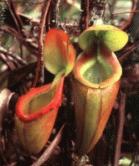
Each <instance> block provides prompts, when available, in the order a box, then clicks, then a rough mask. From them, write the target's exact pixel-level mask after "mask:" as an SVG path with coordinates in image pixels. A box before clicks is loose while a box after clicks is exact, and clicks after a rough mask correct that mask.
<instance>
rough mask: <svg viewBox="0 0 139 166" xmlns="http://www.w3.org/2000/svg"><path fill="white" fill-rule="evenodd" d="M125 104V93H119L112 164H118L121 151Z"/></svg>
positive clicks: (115, 165)
mask: <svg viewBox="0 0 139 166" xmlns="http://www.w3.org/2000/svg"><path fill="white" fill-rule="evenodd" d="M125 104H126V94H125V93H121V97H120V106H119V112H118V113H119V114H118V117H119V119H118V120H119V121H118V123H119V125H118V131H117V140H116V149H115V154H114V166H118V165H119V159H120V153H121V144H122V137H123V129H124V122H125Z"/></svg>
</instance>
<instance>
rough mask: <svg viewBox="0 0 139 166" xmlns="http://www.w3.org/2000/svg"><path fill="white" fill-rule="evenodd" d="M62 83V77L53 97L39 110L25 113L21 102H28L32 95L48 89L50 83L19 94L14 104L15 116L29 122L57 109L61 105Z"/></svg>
mask: <svg viewBox="0 0 139 166" xmlns="http://www.w3.org/2000/svg"><path fill="white" fill-rule="evenodd" d="M63 83H64V77H62V78H61V80H60V82H59V85H58V87H57V89H56V92H55V95H54V97H53V99H52V100H51V102H50V103H49V104H48V105H46V106H44V107H42V108H41V109H40V111H39V112H35V113H32V114H28V115H26V114H25V113H24V112H23V104H24V103H26V102H30V100H31V99H32V98H33V97H34V96H36V95H38V94H40V93H42V92H45V91H48V90H49V89H50V87H51V84H48V85H44V86H42V87H38V88H32V89H31V90H30V91H29V92H28V93H27V94H25V95H23V96H21V97H20V98H19V100H18V102H17V104H16V115H17V117H18V118H19V119H20V120H22V121H24V122H30V121H33V120H36V119H38V118H40V117H41V116H43V115H44V114H47V113H49V112H50V111H51V110H52V109H55V110H58V109H57V108H58V107H59V106H60V105H61V102H62V91H63Z"/></svg>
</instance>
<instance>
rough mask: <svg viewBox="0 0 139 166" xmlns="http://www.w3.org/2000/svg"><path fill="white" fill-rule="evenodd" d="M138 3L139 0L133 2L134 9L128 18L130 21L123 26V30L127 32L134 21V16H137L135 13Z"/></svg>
mask: <svg viewBox="0 0 139 166" xmlns="http://www.w3.org/2000/svg"><path fill="white" fill-rule="evenodd" d="M137 2H138V0H132V9H131V12H130V16H129V18H128V21H127V22H126V23H125V24H123V25H122V27H121V29H123V30H125V29H127V27H128V26H129V25H130V24H131V21H132V19H133V16H134V14H135V12H134V11H136V8H137Z"/></svg>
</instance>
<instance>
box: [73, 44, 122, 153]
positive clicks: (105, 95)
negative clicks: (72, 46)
mask: <svg viewBox="0 0 139 166" xmlns="http://www.w3.org/2000/svg"><path fill="white" fill-rule="evenodd" d="M73 72H74V73H73V74H74V78H73V98H74V103H75V115H76V126H77V144H78V150H79V153H80V154H85V153H89V152H90V151H91V150H92V149H93V148H94V146H95V145H96V143H97V142H98V140H99V139H100V137H101V136H102V134H103V131H104V128H105V126H106V123H107V121H108V118H109V116H110V114H111V111H112V107H113V105H114V102H115V99H116V96H117V93H118V90H119V83H120V82H119V79H120V77H121V74H122V68H121V66H120V64H119V62H118V60H117V58H116V56H115V55H114V53H112V52H110V51H109V49H107V48H105V47H102V48H99V51H97V52H94V53H92V54H91V55H88V54H86V53H83V55H80V56H79V57H78V59H77V61H76V64H75V67H74V71H73Z"/></svg>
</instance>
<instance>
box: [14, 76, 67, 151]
mask: <svg viewBox="0 0 139 166" xmlns="http://www.w3.org/2000/svg"><path fill="white" fill-rule="evenodd" d="M63 81H64V77H61V78H60V79H59V80H56V81H54V82H53V84H48V85H44V86H42V87H38V88H33V89H31V90H30V91H29V92H28V93H27V94H25V95H23V96H21V97H20V98H19V100H18V102H17V104H16V130H17V134H18V136H19V139H20V142H21V144H22V146H23V148H24V149H25V150H26V151H28V152H29V153H38V152H40V151H41V150H42V148H43V147H44V145H45V144H46V142H47V141H48V139H49V136H50V134H51V132H52V128H53V126H54V123H55V119H56V116H57V111H58V108H59V106H60V105H61V101H62V91H63Z"/></svg>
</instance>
